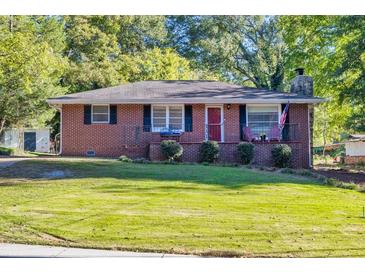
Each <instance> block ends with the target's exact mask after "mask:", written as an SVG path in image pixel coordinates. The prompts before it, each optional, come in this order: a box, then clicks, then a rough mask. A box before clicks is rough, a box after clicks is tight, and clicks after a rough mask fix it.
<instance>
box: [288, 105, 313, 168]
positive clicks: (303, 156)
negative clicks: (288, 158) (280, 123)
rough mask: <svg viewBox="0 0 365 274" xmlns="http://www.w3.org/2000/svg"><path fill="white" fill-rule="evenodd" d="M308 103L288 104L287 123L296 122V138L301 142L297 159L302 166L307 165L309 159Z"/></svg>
mask: <svg viewBox="0 0 365 274" xmlns="http://www.w3.org/2000/svg"><path fill="white" fill-rule="evenodd" d="M308 122H309V121H308V105H307V104H291V105H290V106H289V123H294V124H298V131H297V138H298V141H299V142H300V143H301V147H300V148H297V149H300V155H299V158H298V161H300V162H301V163H302V167H304V168H308V167H309V160H310V154H309V151H310V144H309V142H310V138H309V127H308Z"/></svg>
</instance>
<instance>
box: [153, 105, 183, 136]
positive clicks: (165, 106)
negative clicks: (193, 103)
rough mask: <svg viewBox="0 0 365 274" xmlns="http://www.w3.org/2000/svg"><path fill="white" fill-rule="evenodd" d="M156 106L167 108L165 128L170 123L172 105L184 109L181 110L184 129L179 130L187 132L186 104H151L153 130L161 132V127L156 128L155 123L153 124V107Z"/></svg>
mask: <svg viewBox="0 0 365 274" xmlns="http://www.w3.org/2000/svg"><path fill="white" fill-rule="evenodd" d="M154 107H164V108H165V110H166V121H165V128H167V127H168V125H169V121H170V107H181V108H182V111H181V115H182V117H181V119H182V123H181V127H182V129H181V130H179V131H180V132H185V105H184V104H152V105H151V127H152V132H161V129H160V128H155V125H154V124H153V108H154Z"/></svg>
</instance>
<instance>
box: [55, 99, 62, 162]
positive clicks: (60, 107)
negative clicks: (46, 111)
mask: <svg viewBox="0 0 365 274" xmlns="http://www.w3.org/2000/svg"><path fill="white" fill-rule="evenodd" d="M55 108H56V109H57V110H58V111H59V112H60V132H59V133H57V134H56V135H55V139H56V136H57V135H59V136H60V150H59V152H58V155H62V105H61V106H55Z"/></svg>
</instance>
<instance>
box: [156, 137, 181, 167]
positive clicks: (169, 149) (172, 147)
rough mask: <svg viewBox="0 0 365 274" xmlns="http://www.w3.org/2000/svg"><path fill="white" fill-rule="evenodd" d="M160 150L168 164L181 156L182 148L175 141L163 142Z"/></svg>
mask: <svg viewBox="0 0 365 274" xmlns="http://www.w3.org/2000/svg"><path fill="white" fill-rule="evenodd" d="M160 148H161V153H162V155H163V156H164V157H165V158H167V159H168V160H169V161H170V162H171V161H175V160H177V159H178V158H179V157H181V155H182V154H183V147H182V146H181V145H180V144H179V143H178V142H176V141H175V140H163V141H162V142H161V144H160Z"/></svg>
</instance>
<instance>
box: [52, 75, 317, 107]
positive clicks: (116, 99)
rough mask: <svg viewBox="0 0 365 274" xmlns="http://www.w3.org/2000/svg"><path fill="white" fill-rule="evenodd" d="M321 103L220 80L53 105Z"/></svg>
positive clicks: (84, 96)
mask: <svg viewBox="0 0 365 274" xmlns="http://www.w3.org/2000/svg"><path fill="white" fill-rule="evenodd" d="M288 101H289V102H291V103H319V102H323V101H324V99H323V98H319V97H310V96H304V95H299V94H294V93H285V92H277V91H270V90H267V89H258V88H250V87H243V86H238V85H234V84H229V83H223V82H217V81H201V80H196V81H177V80H176V81H172V80H170V81H141V82H135V83H129V84H124V85H120V86H115V87H109V88H101V89H96V90H90V91H85V92H79V93H73V94H69V95H64V96H60V97H55V98H50V99H48V100H47V102H48V103H50V104H88V103H89V104H91V103H93V104H97V103H106V104H113V103H114V104H123V103H144V104H145V103H248V102H250V103H286V102H288Z"/></svg>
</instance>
